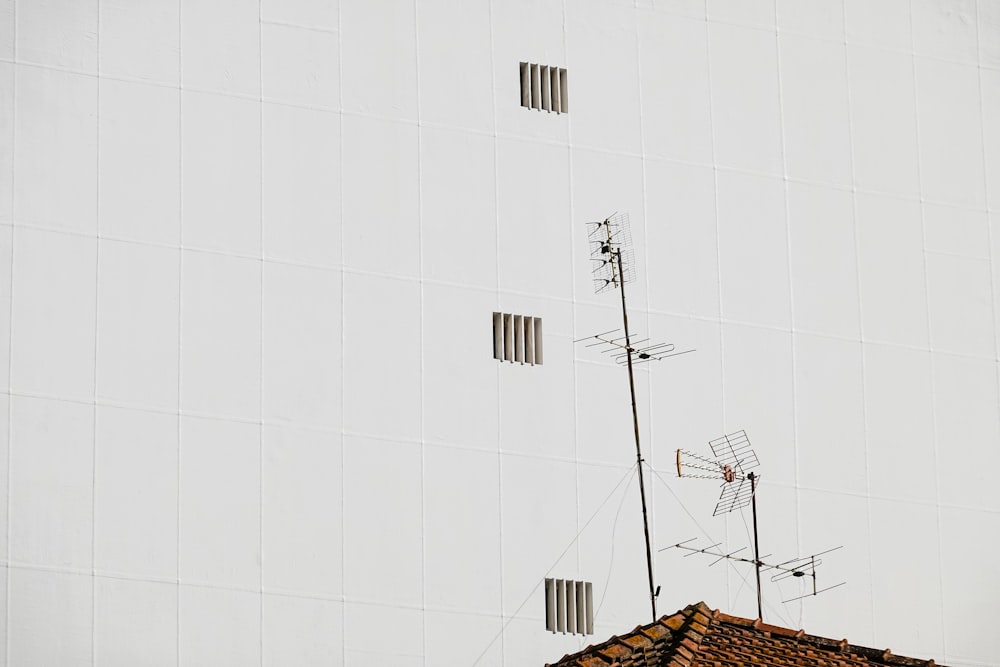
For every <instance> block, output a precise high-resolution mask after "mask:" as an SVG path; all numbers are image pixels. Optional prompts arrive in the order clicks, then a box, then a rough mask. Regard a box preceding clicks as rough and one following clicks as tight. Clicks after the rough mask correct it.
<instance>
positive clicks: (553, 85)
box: [549, 67, 562, 113]
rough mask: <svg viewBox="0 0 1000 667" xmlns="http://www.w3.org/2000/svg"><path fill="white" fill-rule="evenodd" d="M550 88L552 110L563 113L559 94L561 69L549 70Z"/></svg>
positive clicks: (553, 68)
mask: <svg viewBox="0 0 1000 667" xmlns="http://www.w3.org/2000/svg"><path fill="white" fill-rule="evenodd" d="M549 88H550V89H551V91H552V110H553V111H555V112H556V113H562V99H561V97H560V94H559V68H558V67H550V68H549Z"/></svg>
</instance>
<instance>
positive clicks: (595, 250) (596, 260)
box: [587, 213, 635, 294]
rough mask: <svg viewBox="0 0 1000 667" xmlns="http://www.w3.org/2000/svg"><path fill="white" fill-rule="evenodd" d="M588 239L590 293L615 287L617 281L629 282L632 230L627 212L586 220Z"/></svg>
mask: <svg viewBox="0 0 1000 667" xmlns="http://www.w3.org/2000/svg"><path fill="white" fill-rule="evenodd" d="M587 226H588V227H589V228H590V229H589V231H588V234H587V236H588V242H589V243H590V261H591V262H592V263H593V265H594V266H593V268H592V270H591V274H592V275H593V278H594V293H595V294H600V293H601V292H604V291H605V290H613V289H617V288H618V286H619V285H620V284H621V283H625V282H628V283H630V282H632V281H633V280H634V278H635V273H634V271H633V268H632V266H633V264H634V263H635V253H634V252H633V250H632V232H631V230H630V228H629V218H628V214H627V213H613V214H611V215H609V216H608V217H606V218H604V220H600V221H598V222H588V223H587Z"/></svg>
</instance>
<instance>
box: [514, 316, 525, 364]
mask: <svg viewBox="0 0 1000 667" xmlns="http://www.w3.org/2000/svg"><path fill="white" fill-rule="evenodd" d="M514 361H516V362H517V363H519V364H523V363H524V317H522V316H521V315H515V316H514Z"/></svg>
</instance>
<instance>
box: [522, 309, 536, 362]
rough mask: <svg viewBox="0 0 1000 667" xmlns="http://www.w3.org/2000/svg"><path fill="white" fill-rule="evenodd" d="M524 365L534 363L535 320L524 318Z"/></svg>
mask: <svg viewBox="0 0 1000 667" xmlns="http://www.w3.org/2000/svg"><path fill="white" fill-rule="evenodd" d="M524 363H526V364H534V363H535V318H534V317H525V318H524Z"/></svg>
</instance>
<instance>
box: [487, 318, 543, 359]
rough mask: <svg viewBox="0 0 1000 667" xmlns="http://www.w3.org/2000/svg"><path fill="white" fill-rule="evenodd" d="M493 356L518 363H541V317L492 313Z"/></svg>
mask: <svg viewBox="0 0 1000 667" xmlns="http://www.w3.org/2000/svg"><path fill="white" fill-rule="evenodd" d="M493 358H494V359H496V360H497V361H510V362H516V363H519V364H528V365H531V366H539V365H541V363H542V318H540V317H532V316H530V315H513V314H511V313H496V312H495V313H493Z"/></svg>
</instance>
